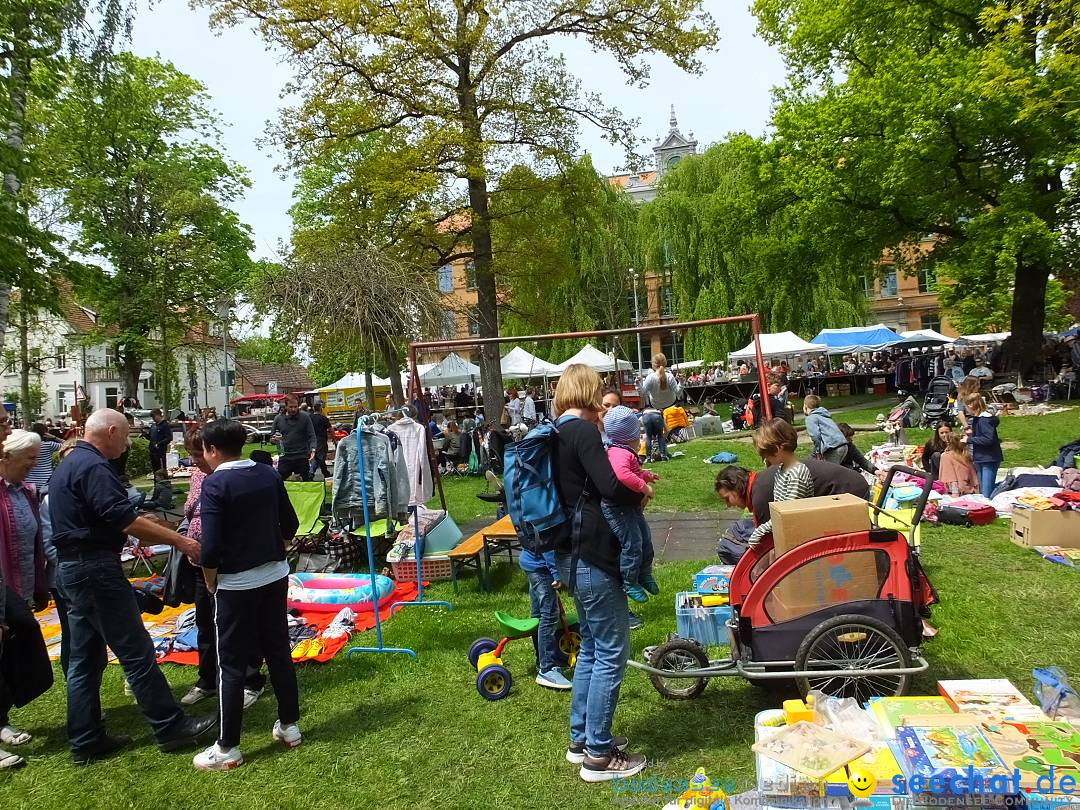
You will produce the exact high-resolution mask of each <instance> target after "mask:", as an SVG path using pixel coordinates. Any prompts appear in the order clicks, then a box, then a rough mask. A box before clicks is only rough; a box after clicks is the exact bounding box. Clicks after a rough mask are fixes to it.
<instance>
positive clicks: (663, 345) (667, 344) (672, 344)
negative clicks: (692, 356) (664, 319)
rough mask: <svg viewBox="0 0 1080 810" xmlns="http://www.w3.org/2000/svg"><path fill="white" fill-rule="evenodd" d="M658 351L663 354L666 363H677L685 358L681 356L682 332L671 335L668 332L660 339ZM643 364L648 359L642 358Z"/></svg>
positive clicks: (646, 362)
mask: <svg viewBox="0 0 1080 810" xmlns="http://www.w3.org/2000/svg"><path fill="white" fill-rule="evenodd" d="M660 351H662V352H663V353H664V356H665V357H666V358H667V359H668V363H669V364H671V363H678V362H680V361H682V360H685V359H686V358H685V357H684V356H683V354H684V352H683V335H682V332H677V333H675V334H674V335H672V334H671V333H670V332H669V333H667V334H665V335H663V336H662V337H661V338H660ZM642 360H643V362H644V363H645V364H646V365H647V364H648V362H649V358H648V357H644V358H642Z"/></svg>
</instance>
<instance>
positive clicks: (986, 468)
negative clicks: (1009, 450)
mask: <svg viewBox="0 0 1080 810" xmlns="http://www.w3.org/2000/svg"><path fill="white" fill-rule="evenodd" d="M964 405H965V406H966V407H967V412H968V413H969V414H971V415H970V416H969V417H968V426H967V428H966V429H965V433H967V437H968V444H969V445H970V446H971V460H972V461H974V462H975V470H976V472H978V474H979V491H980V492H981V493H982V494H983V495H985V496H986V497H987V498H989V497H990V494H991V493H992V492H993V491H994V482H995V481H996V480H997V473H998V468H999V467H1001V461H1002V458H1003V456H1002V453H1001V439H999V438H998V433H997V427H998V418H997V416H996V415H995V414H992V413H990V412H989V411H988V410H986V400H985V399H983V398H982V394H971V395H970V396H969V397H968V398H967V399H966V400H965V401H964Z"/></svg>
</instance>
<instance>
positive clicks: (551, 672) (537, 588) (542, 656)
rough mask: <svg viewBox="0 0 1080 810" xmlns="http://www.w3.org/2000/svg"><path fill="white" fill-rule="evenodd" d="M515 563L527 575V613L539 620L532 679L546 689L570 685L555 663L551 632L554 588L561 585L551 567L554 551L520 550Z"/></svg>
mask: <svg viewBox="0 0 1080 810" xmlns="http://www.w3.org/2000/svg"><path fill="white" fill-rule="evenodd" d="M518 565H520V566H521V570H523V571H524V572H525V573H526V575H528V577H529V601H530V602H532V613H531V615H532V616H533V617H534V618H537V619H539V620H540V626H539V627H538V628H537V631H536V655H537V657H538V658H539V666H538V667H537V673H536V682H537V683H538V684H540V685H541V686H546V687H547V688H548V689H564V690H565V689H571V688H572V687H573V684H572V683H570V681H568V680H567V679H566V676H565V675H563V674H562V670H561V669H559V666H558V664H557V663H556V662H555V644H556V639H555V634H556V632H557V631H558V629H559V595H558V594H557V593H556V591H557V590H559V589H560V588H562V582H561V581H560V579H559V569H558V568H557V567H556V566H555V552H554V551H547V552H544V553H543V554H540V555H537V554H533V553H532V552H531V551H528V550H527V549H522V550H521V553H520V554H519V555H518Z"/></svg>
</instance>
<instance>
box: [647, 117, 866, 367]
mask: <svg viewBox="0 0 1080 810" xmlns="http://www.w3.org/2000/svg"><path fill="white" fill-rule="evenodd" d="M828 219H829V218H828V217H823V216H822V215H821V211H820V206H818V205H816V204H813V203H808V202H806V201H803V200H800V199H799V198H798V197H797V196H796V194H795V193H794V191H793V189H792V188H791V186H790V183H789V178H787V177H786V175H785V167H784V161H783V160H782V159H781V156H780V155H779V153H778V150H777V148H776V147H775V146H774V145H773V144H770V143H768V142H766V141H764V140H756V139H754V138H751V137H750V136H748V135H735V136H732V137H730V138H728V139H727V140H725V141H724V142H722V143H719V144H716V145H715V146H712V147H710V148H709V149H708V150H706V151H705V152H704V154H701V155H697V156H694V157H689V158H685V159H683V160H682V161H680V162H679V164H678V165H677V166H676V167H675V168H674V169H672V170H671V171H669V172H668V173H667V174H665V175H664V177H663V179H662V180H661V183H660V191H659V194H658V195H657V197H656V199H655V200H653V201H652V202H649V203H647V204H646V205H645V206H644V208H643V210H642V212H641V242H642V252H643V254H644V256H645V265H644V267H645V269H646V270H649V271H651V272H653V273H656V274H658V275H662V276H666V277H670V279H671V283H672V286H673V289H674V296H675V305H676V307H677V309H678V312H679V314H680V315H681V316H683V317H685V318H689V319H693V320H698V319H706V318H713V317H716V316H717V315H728V314H730V315H742V314H749V313H753V312H756V313H758V314H759V315H760V316H761V322H762V327H763V328H764V329H765V330H766V331H769V332H776V331H784V330H789V329H790V330H792V331H794V332H798V333H800V334H814V333H816V332H817V331H818V330H819V329H821V328H823V327H829V326H850V325H851V324H852V323H856V322H858V321H859V319H860V318H861V316H862V306H863V304H862V302H863V301H864V300H865V296H864V295H863V291H862V283H861V276H862V274H863V273H864V272H866V269H867V268H869V267H870V266H871V264H872V262H873V261H875V260H876V259H878V258H880V256H881V252H880V250H879V249H876V248H874V247H872V246H871V247H867V246H866V244H865V243H864V240H863V239H862V235H861V233H860V232H859V230H858V228H857V226H856V223H854V222H852V221H851V220H850V219H849V221H848V223H847V225H846V228H844V229H838V228H835V227H833V228H830V227H829V224H828ZM748 339H749V330H748V329H747V328H746V327H744V326H738V327H734V326H725V327H715V328H709V329H704V330H694V331H692V332H691V333H690V334H689V335H688V336H687V342H686V352H687V356H693V357H697V358H700V359H704V360H720V359H723V358H724V357H725V355H726V354H727V352H728V351H731V350H734V349H738V348H740V347H741V346H743V345H744V344H745V343H746V341H747V340H748Z"/></svg>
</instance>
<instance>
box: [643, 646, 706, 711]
mask: <svg viewBox="0 0 1080 810" xmlns="http://www.w3.org/2000/svg"><path fill="white" fill-rule="evenodd" d="M651 665H652V666H654V667H656V668H657V669H663V670H667V671H669V672H684V671H686V670H691V669H704V668H705V667H707V666H709V657H708V656H707V655H705V651H704V650H703V649H701V647H700V646H699V645H698V644H696V643H694V642H693V641H687V640H686V639H684V638H675V639H672V640H671V641H667V642H664V643H663V644H661V645H660V646H658V647H657V648H656V649H655V650H654V651H653V655H652V661H651ZM649 680H650V681H652V685H653V687H654V688H655V689H656V691H657V692H659V693H660V694H661V695H663V696H664V697H666V698H667V699H668V700H692V699H694V698H696V697H698V696H699V695H700V694H701V693H702V692H704V691H705V687H706V686H707V685H708V683H709V679H708V678H667V677H664V676H663V675H650V676H649Z"/></svg>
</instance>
